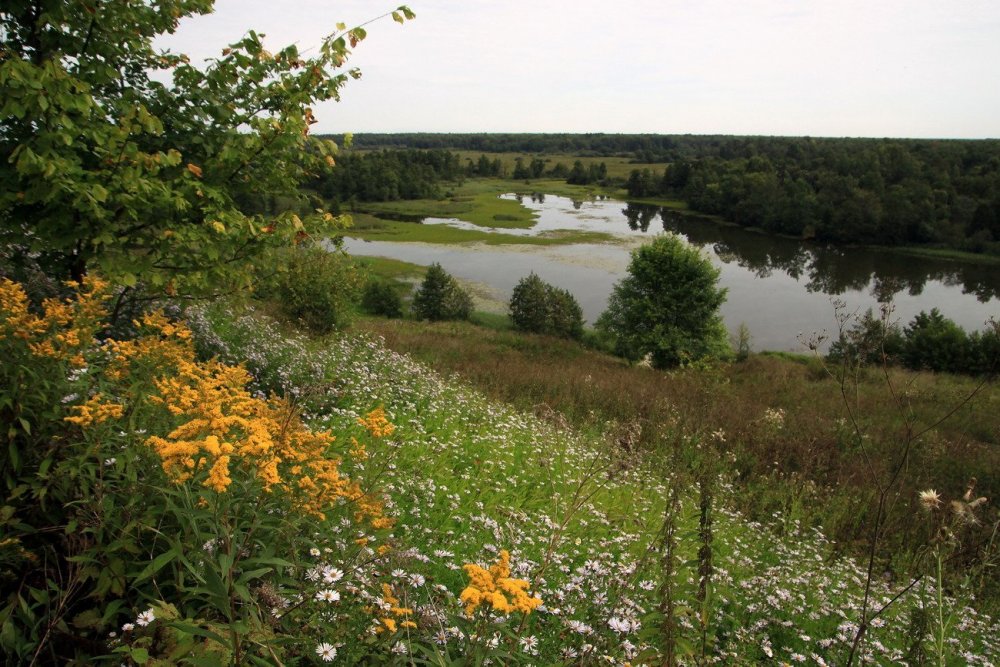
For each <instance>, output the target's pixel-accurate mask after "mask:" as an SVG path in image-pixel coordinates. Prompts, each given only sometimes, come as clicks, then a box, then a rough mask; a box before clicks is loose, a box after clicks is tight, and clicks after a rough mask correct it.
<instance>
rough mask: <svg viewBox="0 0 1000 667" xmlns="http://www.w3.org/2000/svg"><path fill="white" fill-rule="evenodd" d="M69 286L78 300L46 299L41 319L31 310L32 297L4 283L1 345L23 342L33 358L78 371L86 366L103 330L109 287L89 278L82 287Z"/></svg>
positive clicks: (0, 307)
mask: <svg viewBox="0 0 1000 667" xmlns="http://www.w3.org/2000/svg"><path fill="white" fill-rule="evenodd" d="M67 285H69V286H70V287H73V288H74V289H75V290H76V291H77V294H76V298H75V299H74V300H72V301H71V300H65V301H62V300H59V299H45V301H43V302H42V311H43V314H42V316H41V317H39V316H37V315H35V314H34V313H32V312H31V311H29V310H28V297H27V295H26V294H25V293H24V289H23V288H22V287H21V286H20V285H19V284H17V283H15V282H13V281H11V280H8V279H6V278H4V279H0V341H2V340H21V341H24V342H25V343H27V347H28V350H29V351H30V353H31V355H32V356H35V357H47V358H50V359H56V360H59V361H67V362H69V364H70V365H71V366H73V367H76V368H80V367H82V366H84V365H86V361H85V359H84V357H83V353H82V352H83V349H84V348H86V347H87V346H88V345H90V344H91V343H92V342H93V338H94V333H95V332H96V331H97V329H98V327H99V326H100V321H101V318H102V317H103V315H104V309H103V306H102V305H101V304H102V302H103V300H104V299H105V297H106V296H107V289H108V284H107V283H106V282H104V281H102V280H99V279H97V278H93V277H88V278H84V281H83V284H82V285H81V284H80V283H76V282H69V283H67Z"/></svg>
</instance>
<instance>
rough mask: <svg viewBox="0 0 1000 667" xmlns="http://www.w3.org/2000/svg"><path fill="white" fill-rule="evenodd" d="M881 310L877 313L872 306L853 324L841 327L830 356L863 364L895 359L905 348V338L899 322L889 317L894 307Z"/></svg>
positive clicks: (835, 359)
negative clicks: (842, 328) (879, 313)
mask: <svg viewBox="0 0 1000 667" xmlns="http://www.w3.org/2000/svg"><path fill="white" fill-rule="evenodd" d="M882 312H883V315H882V316H881V317H875V315H874V313H873V312H872V309H871V308H869V309H868V310H867V311H865V314H864V315H861V316H860V317H857V319H856V321H855V323H854V324H853V325H852V326H851V327H849V328H846V329H844V330H843V331H841V332H840V336H839V338H838V339H837V340H836V341H834V342H833V343H832V344H831V345H830V353H829V357H830V359H831V360H834V361H839V360H847V361H849V362H850V363H861V364H881V363H883V362H886V363H893V362H895V360H896V359H897V358H898V357H899V356H900V355H901V354H902V352H903V348H904V346H905V341H904V340H903V334H902V332H901V331H900V330H899V325H898V324H896V323H895V322H891V321H889V317H888V315H889V313H890V312H891V311H890V310H889V309H888V308H886V309H884V310H883V311H882Z"/></svg>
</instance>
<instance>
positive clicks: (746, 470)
mask: <svg viewBox="0 0 1000 667" xmlns="http://www.w3.org/2000/svg"><path fill="white" fill-rule="evenodd" d="M359 327H361V328H363V329H365V330H367V331H370V332H373V333H377V334H378V335H380V336H382V337H384V339H385V341H386V344H387V345H389V346H390V347H392V348H393V349H396V350H398V351H400V352H405V353H407V354H410V355H412V356H414V357H415V358H417V359H420V360H422V361H425V362H426V363H429V364H430V365H432V366H433V367H435V368H436V369H438V370H439V371H440V372H444V373H454V374H457V375H459V376H460V377H462V378H463V379H465V380H467V381H469V382H471V383H473V384H474V385H475V386H477V387H478V388H480V389H482V390H484V391H486V392H487V393H488V394H489V395H491V396H493V397H495V398H498V399H501V400H504V401H507V402H509V403H512V404H514V405H516V406H518V407H520V408H523V409H533V408H535V407H536V406H539V405H543V404H544V405H546V406H547V407H548V408H551V409H552V410H555V411H557V412H559V413H560V414H562V415H563V416H565V418H567V419H568V420H569V421H570V422H571V423H572V424H573V425H575V426H577V427H579V428H595V427H599V426H600V425H601V424H604V423H607V422H610V421H614V422H622V423H624V422H627V421H629V420H632V419H638V420H639V421H640V423H641V424H642V431H641V437H640V438H639V444H640V445H641V446H642V447H643V448H644V449H645V450H646V451H664V450H667V449H669V448H671V447H673V446H674V445H675V440H676V434H677V432H678V427H682V428H683V429H686V430H687V431H689V432H699V433H704V434H711V435H712V437H713V438H714V439H716V440H717V441H718V442H719V444H720V446H721V447H722V449H724V450H726V451H728V452H729V453H730V454H731V456H732V457H733V459H734V461H733V464H732V472H733V474H734V475H735V479H736V480H737V481H738V483H739V485H740V488H741V493H740V496H739V499H738V503H739V506H740V508H741V509H742V510H744V511H745V512H746V513H747V514H748V516H750V517H751V518H754V519H758V520H765V519H767V518H768V517H770V516H771V514H772V513H773V512H775V511H781V512H782V513H783V515H784V516H785V517H786V518H789V519H799V520H801V521H802V522H804V523H805V524H807V525H817V526H818V525H822V526H823V527H824V529H825V530H826V531H827V532H828V534H829V535H830V536H831V538H832V539H834V540H835V541H836V543H837V546H836V548H837V549H838V550H840V551H843V552H845V553H857V552H859V550H861V549H862V548H863V545H864V544H865V543H866V539H867V534H866V533H865V527H866V526H868V525H870V524H871V522H872V520H873V514H872V508H871V503H870V501H871V493H872V490H871V488H870V484H869V483H870V480H871V473H872V469H871V467H870V465H869V462H871V465H874V466H875V467H876V468H877V470H876V472H877V473H879V474H884V473H885V472H886V467H887V466H888V465H889V462H890V461H892V460H893V458H892V457H891V456H890V455H891V454H893V453H895V451H896V448H897V447H898V444H899V442H901V439H902V438H904V437H905V434H906V431H907V429H908V428H910V429H917V430H922V429H924V428H926V427H929V426H931V425H934V424H936V423H937V422H938V421H939V419H940V418H941V417H942V416H944V415H945V414H947V413H948V412H949V410H950V409H951V408H952V407H953V406H957V405H960V404H961V403H962V401H963V399H964V398H965V397H967V396H968V395H969V394H970V393H971V392H973V391H974V390H975V388H976V386H977V381H975V380H973V379H969V378H964V377H960V376H950V375H940V374H930V373H913V372H909V371H904V370H898V369H890V370H889V371H888V377H889V379H890V380H891V382H892V383H893V386H895V387H898V388H900V389H899V395H898V396H896V397H894V396H893V395H892V394H890V392H888V391H887V390H886V385H885V379H886V378H885V375H884V374H883V372H882V371H881V370H879V369H862V370H861V371H860V374H859V376H858V378H857V379H858V383H857V387H856V389H857V391H856V394H854V395H853V396H852V397H851V400H852V402H853V403H852V408H853V411H854V414H855V415H856V416H857V418H858V419H859V420H860V426H861V428H862V432H863V434H864V440H863V442H859V441H858V439H857V431H856V430H855V429H854V427H853V426H852V424H851V422H850V416H849V414H848V412H847V411H846V409H845V404H844V398H843V396H842V394H841V391H840V386H839V384H838V382H837V381H836V379H835V378H832V377H831V376H830V375H829V374H828V373H827V372H826V370H825V369H824V368H823V366H822V363H821V362H820V360H818V359H812V358H808V357H794V356H793V357H788V356H787V355H752V356H750V357H749V358H748V359H747V360H746V361H745V362H742V363H738V364H732V365H725V366H719V367H715V368H699V369H687V370H681V371H677V372H673V373H661V372H656V371H653V370H650V369H646V368H640V367H629V366H627V365H625V364H624V363H622V362H621V361H620V360H618V359H615V358H613V357H610V356H607V355H604V354H601V353H598V352H595V351H593V350H588V349H586V348H584V347H582V346H580V345H577V344H574V343H570V342H565V341H559V340H555V339H551V338H547V337H538V336H531V335H524V334H518V333H515V332H505V331H491V330H484V329H482V328H476V327H472V326H468V325H449V326H447V327H437V326H432V325H427V324H422V323H414V322H401V323H392V324H388V323H385V322H383V321H378V320H366V321H364V322H362V323H359ZM900 400H901V401H903V403H904V405H905V411H904V412H900V408H899V406H900V404H899V402H898V401H900ZM998 404H1000V391H998V389H997V387H996V385H995V384H990V385H988V386H987V387H985V388H984V389H983V390H981V391H980V393H979V394H978V395H977V396H976V397H975V398H974V400H972V401H971V402H969V403H967V404H964V405H961V407H960V408H959V409H958V410H957V411H956V412H955V413H954V414H953V415H951V416H950V417H949V418H948V419H947V420H946V421H944V422H943V423H940V424H937V425H936V426H935V427H934V428H933V429H932V430H931V431H929V432H928V433H926V434H925V435H924V436H923V437H922V439H921V440H920V442H918V443H915V444H914V447H913V449H912V451H911V453H910V458H909V461H908V468H907V471H906V472H907V474H906V476H905V481H904V484H903V486H901V487H900V488H899V489H898V491H897V493H895V494H894V496H893V498H892V502H893V503H894V504H895V506H896V507H897V509H899V510H900V511H898V512H895V513H894V516H893V517H890V519H889V524H888V525H886V526H885V535H886V537H887V541H886V542H884V543H883V546H882V548H881V549H880V551H879V554H878V559H879V565H880V567H881V568H883V569H884V570H885V571H887V572H895V573H898V574H902V573H904V572H906V571H907V570H908V569H909V568H910V567H911V566H912V565H913V562H914V559H915V558H916V556H917V553H916V549H917V547H918V545H921V544H924V543H926V541H927V539H928V538H929V537H930V535H929V534H928V529H927V527H926V526H925V525H923V524H921V523H919V522H913V521H910V520H908V519H907V518H906V517H907V516H909V512H910V511H911V510H916V497H917V495H916V494H917V492H918V491H920V490H922V489H925V488H930V487H933V488H942V489H962V488H964V485H965V483H966V481H967V480H968V479H969V477H970V476H971V477H976V478H978V480H979V489H980V491H981V492H982V493H983V495H985V496H987V497H996V496H997V492H998V491H1000V410H997V405H998ZM862 445H863V447H864V449H865V450H866V451H867V452H868V459H866V457H865V455H864V454H863V453H862V449H863V448H862ZM984 539H985V535H984ZM984 592H985V591H984ZM998 592H1000V591H997V590H996V588H995V587H994V588H993V589H992V590H991V591H990V593H989V594H990V595H994V596H995V595H996V594H997V593H998Z"/></svg>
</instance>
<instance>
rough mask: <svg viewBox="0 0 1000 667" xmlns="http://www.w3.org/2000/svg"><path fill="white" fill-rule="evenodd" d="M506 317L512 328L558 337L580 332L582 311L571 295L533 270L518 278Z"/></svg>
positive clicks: (580, 334)
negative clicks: (508, 315)
mask: <svg viewBox="0 0 1000 667" xmlns="http://www.w3.org/2000/svg"><path fill="white" fill-rule="evenodd" d="M509 307H510V320H511V322H512V323H513V324H514V328H515V329H519V330H520V331H530V332H532V333H541V334H549V335H552V336H559V337H561V338H576V339H579V338H580V337H582V336H583V311H582V310H581V309H580V304H579V303H577V301H576V299H574V298H573V295H572V294H570V293H569V292H567V291H566V290H564V289H561V288H558V287H554V286H552V285H550V284H548V283H546V282H545V281H543V280H542V279H541V278H539V277H538V276H537V275H535V274H534V273H531V274H530V275H528V276H527V277H526V278H522V279H521V281H520V282H518V284H517V285H516V286H515V287H514V292H513V294H512V295H511V298H510V306H509Z"/></svg>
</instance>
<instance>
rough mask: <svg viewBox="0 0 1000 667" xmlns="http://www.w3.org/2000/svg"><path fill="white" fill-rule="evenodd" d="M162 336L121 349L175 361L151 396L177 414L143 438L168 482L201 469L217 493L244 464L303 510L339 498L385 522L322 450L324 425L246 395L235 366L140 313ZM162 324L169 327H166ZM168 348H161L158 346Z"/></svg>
mask: <svg viewBox="0 0 1000 667" xmlns="http://www.w3.org/2000/svg"><path fill="white" fill-rule="evenodd" d="M144 324H146V326H147V327H154V328H155V329H157V330H158V331H159V333H160V334H161V337H160V338H159V339H158V340H159V345H157V344H155V343H154V344H151V343H149V341H146V342H145V343H138V344H137V345H133V346H128V347H125V348H123V350H124V351H125V352H126V355H125V356H126V359H127V360H128V362H129V363H133V364H134V363H142V362H143V356H144V355H145V354H153V355H155V356H156V357H157V359H158V360H159V361H160V362H161V363H162V361H163V360H164V359H170V360H174V361H175V369H174V372H173V373H171V374H169V375H164V376H162V377H160V378H158V379H157V380H156V381H155V382H154V384H155V388H156V395H155V396H153V397H152V398H151V400H152V401H153V402H154V403H158V404H160V405H162V406H164V407H165V408H166V409H167V410H168V411H169V412H170V413H171V414H172V415H174V416H175V417H177V418H180V424H179V425H178V426H177V427H176V428H175V429H174V430H173V431H171V432H170V433H168V434H167V435H166V437H161V436H152V437H150V438H148V439H147V441H146V442H147V444H149V445H150V446H151V447H153V448H154V449H155V450H156V452H157V454H159V455H160V458H161V459H162V460H163V464H162V465H163V470H164V471H165V472H166V473H167V475H168V476H170V477H171V479H173V480H174V481H175V482H178V483H180V482H184V481H186V480H187V479H190V478H191V477H192V476H193V475H194V474H195V473H196V472H199V471H202V470H207V477H206V478H205V480H204V482H203V484H204V485H205V486H207V487H208V488H210V489H212V490H213V491H216V492H218V493H222V492H225V491H226V490H227V489H228V487H229V486H230V484H231V483H232V476H231V474H232V470H233V468H234V466H238V467H241V468H244V469H246V470H248V471H250V472H251V473H252V474H253V475H255V476H256V478H257V479H258V480H260V481H261V482H262V483H263V486H264V489H265V490H266V491H272V490H274V489H275V488H276V487H280V488H282V489H283V490H284V491H286V492H288V493H289V494H291V495H292V497H294V498H295V502H296V507H297V509H299V510H300V511H302V512H305V513H307V514H313V515H315V516H318V517H320V518H324V517H325V515H324V510H325V509H327V508H329V507H331V506H332V505H334V504H335V503H337V502H338V501H339V500H340V499H346V500H348V501H351V502H353V503H354V505H355V509H356V512H355V519H356V520H357V521H359V522H360V521H363V520H365V519H368V520H369V521H370V522H371V524H372V526H373V527H375V528H384V527H388V526H389V525H391V523H392V522H391V520H390V519H387V518H386V517H384V516H383V515H382V509H383V505H382V502H381V501H380V500H379V499H378V498H376V497H373V496H372V495H371V494H367V493H365V492H364V491H363V490H362V489H361V487H360V486H359V485H358V484H357V483H356V482H353V481H351V480H350V479H348V478H347V477H345V476H343V475H341V474H340V460H339V459H338V458H334V457H331V456H330V455H329V451H330V447H331V445H332V444H333V442H334V440H335V438H334V436H333V435H332V434H331V433H330V432H328V431H311V430H309V429H308V428H306V427H305V425H304V424H303V423H302V421H301V419H300V418H299V415H298V412H297V411H296V410H295V409H294V408H293V407H292V406H291V405H290V404H288V403H287V402H285V401H283V400H281V399H278V398H272V399H270V400H262V399H259V398H256V397H254V396H252V395H251V394H250V393H249V392H248V391H247V390H246V386H247V384H248V383H249V381H250V375H249V373H247V372H246V371H245V370H244V369H243V368H241V367H238V366H227V365H226V364H222V363H220V362H218V361H209V362H203V363H199V362H196V361H195V359H194V351H193V348H192V346H191V344H190V341H189V340H188V339H189V338H190V333H189V332H188V331H187V330H186V329H185V328H184V327H183V326H181V325H178V324H169V323H166V320H165V319H160V318H159V316H152V317H151V318H147V320H146V321H145V322H144ZM166 324H168V325H169V327H170V328H169V329H167V328H166V326H165V325H166ZM164 346H169V347H172V348H173V350H172V351H171V352H168V353H166V354H164V353H163V349H162V348H163V347H164Z"/></svg>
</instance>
